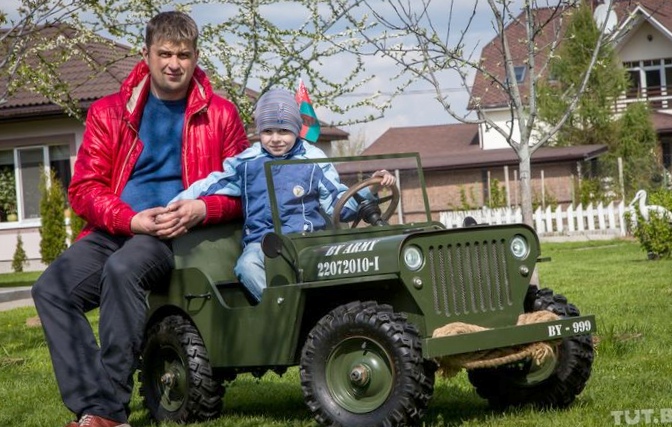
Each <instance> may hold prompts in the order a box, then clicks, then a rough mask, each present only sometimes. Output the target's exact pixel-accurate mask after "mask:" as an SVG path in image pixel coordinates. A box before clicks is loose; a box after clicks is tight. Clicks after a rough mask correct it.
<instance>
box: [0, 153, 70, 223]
mask: <svg viewBox="0 0 672 427" xmlns="http://www.w3.org/2000/svg"><path fill="white" fill-rule="evenodd" d="M44 165H49V166H50V167H51V168H52V169H53V170H54V172H55V173H56V177H57V179H58V180H59V181H60V182H61V185H63V188H64V191H65V189H67V186H68V185H69V184H70V178H71V173H70V150H69V146H68V145H52V146H31V147H19V148H15V149H13V150H2V151H0V219H2V220H3V221H17V220H18V221H24V220H32V219H38V218H39V217H40V198H41V194H40V178H41V175H42V173H43V171H44ZM66 201H67V198H66ZM66 203H67V202H66Z"/></svg>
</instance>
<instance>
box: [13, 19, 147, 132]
mask: <svg viewBox="0 0 672 427" xmlns="http://www.w3.org/2000/svg"><path fill="white" fill-rule="evenodd" d="M74 32H75V30H73V29H72V28H69V27H64V26H46V27H43V28H42V29H41V34H42V35H43V36H44V37H47V38H53V37H55V36H56V35H58V34H62V35H65V36H66V37H71V36H72V34H73V33H74ZM82 52H85V55H86V56H74V57H72V58H70V59H68V60H67V61H65V62H64V63H63V64H61V65H60V66H59V67H58V68H57V69H56V70H55V72H54V75H53V76H51V78H52V79H53V81H54V82H57V81H63V82H66V83H67V84H68V87H69V88H70V96H71V98H73V99H75V100H78V101H79V102H80V107H82V108H87V107H88V106H89V105H90V104H91V102H93V101H95V100H96V99H98V98H100V97H102V96H105V95H107V94H109V93H112V92H115V91H117V90H119V86H120V84H121V82H122V81H123V79H124V78H125V77H126V75H127V74H128V73H129V72H130V70H131V69H132V67H133V66H134V65H135V63H136V62H137V61H138V59H139V57H138V56H136V55H134V54H133V53H132V49H131V48H129V47H128V46H124V45H121V44H118V43H114V42H112V41H110V40H107V39H104V38H102V37H100V38H95V39H92V40H90V41H88V42H87V43H86V45H85V46H82ZM6 85H7V80H6V78H4V79H1V80H0V88H5V87H6ZM35 114H58V115H60V114H63V109H62V108H61V107H59V106H58V105H55V104H53V103H52V102H51V101H49V99H47V98H46V97H44V96H42V95H39V94H36V93H34V92H31V91H29V90H24V89H19V90H18V91H16V92H15V93H14V94H13V95H12V96H11V97H9V99H8V100H7V102H6V103H3V104H0V120H2V119H9V118H21V117H30V116H33V115H35Z"/></svg>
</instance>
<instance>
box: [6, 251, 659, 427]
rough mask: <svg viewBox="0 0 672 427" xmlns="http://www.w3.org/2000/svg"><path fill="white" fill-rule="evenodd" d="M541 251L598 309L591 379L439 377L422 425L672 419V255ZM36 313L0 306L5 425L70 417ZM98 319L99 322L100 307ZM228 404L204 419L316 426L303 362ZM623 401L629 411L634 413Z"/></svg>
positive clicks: (244, 383)
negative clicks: (554, 388)
mask: <svg viewBox="0 0 672 427" xmlns="http://www.w3.org/2000/svg"><path fill="white" fill-rule="evenodd" d="M542 256H550V257H551V258H552V262H549V263H542V264H540V266H539V271H540V279H541V283H542V286H547V287H550V288H552V289H554V291H555V292H556V293H561V294H563V295H565V296H566V297H567V298H568V299H569V301H570V302H572V303H574V304H576V305H577V306H578V307H579V308H580V310H581V312H582V313H585V314H588V313H592V314H595V316H596V318H597V325H598V332H597V333H596V334H595V339H596V340H598V341H599V343H598V347H597V355H596V359H595V363H594V365H593V373H592V376H591V378H590V380H589V382H588V384H587V386H586V389H585V390H584V391H583V393H582V394H580V395H579V397H578V398H577V400H576V402H575V403H574V404H573V405H572V406H571V407H570V408H568V409H565V410H550V411H535V410H532V409H529V408H523V409H512V410H508V411H505V412H501V411H494V410H492V409H490V408H489V407H488V406H487V404H486V402H485V401H484V400H482V399H480V398H479V397H478V396H477V395H476V393H475V392H474V390H473V388H472V387H471V385H470V384H469V382H468V380H467V378H466V375H465V374H464V373H461V374H459V375H458V376H457V377H456V378H453V379H451V380H445V379H443V378H437V383H436V387H435V393H434V398H433V399H432V402H431V404H430V407H429V409H428V411H427V414H426V416H425V417H424V419H423V427H446V426H498V427H499V426H505V427H507V426H510V427H514V426H515V427H519V426H535V427H536V426H541V427H544V426H549V427H550V426H560V425H562V426H589V427H592V426H595V427H601V426H613V425H617V423H616V421H617V420H616V418H615V417H616V416H620V417H621V418H620V425H645V424H654V423H655V420H658V423H655V424H667V423H672V418H665V416H669V412H672V409H670V408H672V401H670V398H669V379H670V378H672V363H670V362H669V360H668V358H669V354H670V352H669V348H671V347H672V336H671V334H670V333H669V313H670V306H672V261H670V260H662V261H648V260H647V259H646V254H645V253H644V252H643V251H642V250H641V249H640V248H639V246H638V244H637V243H636V242H632V241H626V240H612V241H597V242H575V243H552V244H551V243H545V244H543V245H542ZM34 315H35V310H34V308H21V309H14V310H11V311H7V312H2V313H0V402H2V410H1V411H0V425H2V426H16V427H33V426H35V427H41V426H59V425H64V424H65V423H66V422H67V421H68V420H70V419H71V415H70V414H69V412H68V411H67V410H66V409H65V408H64V407H63V405H62V403H61V401H60V397H59V394H58V391H57V388H56V385H55V381H54V378H53V373H52V371H51V365H50V359H49V356H48V351H47V348H46V346H45V344H44V340H43V336H42V331H41V329H40V328H29V327H27V326H26V325H25V321H26V318H28V317H30V316H34ZM90 319H91V320H92V321H93V322H94V324H95V323H96V322H97V314H96V312H93V313H91V314H90ZM136 389H137V387H136ZM224 405H225V410H224V416H223V417H221V418H219V419H217V420H212V421H209V422H205V423H201V424H199V426H202V427H233V426H235V427H240V426H242V427H246V426H249V427H252V426H255V427H257V426H264V427H266V426H268V427H270V426H277V427H281V426H282V427H287V426H293V427H307V426H316V423H315V422H314V421H313V420H312V418H311V415H310V413H309V411H308V409H307V408H306V407H305V405H304V403H303V397H302V393H301V388H300V385H299V379H298V371H297V369H296V368H292V369H290V370H289V371H288V372H287V373H286V374H285V375H284V376H282V377H278V376H277V375H276V374H272V373H268V374H266V375H265V376H264V377H263V378H261V379H255V378H253V377H252V376H250V375H241V376H239V377H238V379H236V380H235V381H234V382H233V383H231V384H230V385H229V386H228V388H227V392H226V395H225V397H224ZM132 409H133V414H132V416H131V420H130V421H131V424H132V425H133V427H144V426H149V425H152V424H151V421H150V419H149V417H148V414H147V412H146V410H144V409H143V408H142V403H141V400H140V398H139V396H138V395H137V390H136V395H135V396H134V398H133V401H132ZM648 410H651V411H652V412H648ZM616 411H629V413H628V414H627V415H629V417H630V418H628V419H627V420H626V419H625V418H624V416H625V414H622V415H618V414H621V413H619V412H616ZM648 414H650V415H649V416H650V417H651V418H650V422H648V423H647V422H646V418H645V417H646V416H647V415H648ZM637 415H639V416H640V419H639V420H637V419H636V418H635V417H636V416H637ZM626 421H627V422H626ZM635 421H636V422H635ZM160 426H161V427H168V426H175V424H171V423H161V424H160Z"/></svg>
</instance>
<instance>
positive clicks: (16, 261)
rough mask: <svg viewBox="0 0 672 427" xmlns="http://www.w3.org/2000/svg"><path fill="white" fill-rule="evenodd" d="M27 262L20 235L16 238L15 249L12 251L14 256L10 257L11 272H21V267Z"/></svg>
mask: <svg viewBox="0 0 672 427" xmlns="http://www.w3.org/2000/svg"><path fill="white" fill-rule="evenodd" d="M27 262H28V256H27V255H26V251H25V250H24V249H23V239H22V238H21V233H19V234H17V236H16V249H15V250H14V256H13V257H12V270H13V271H14V272H15V273H21V272H23V266H24V265H26V263H27Z"/></svg>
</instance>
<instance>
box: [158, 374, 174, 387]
mask: <svg viewBox="0 0 672 427" xmlns="http://www.w3.org/2000/svg"><path fill="white" fill-rule="evenodd" d="M176 377H177V375H176V374H175V372H166V373H165V374H163V375H161V384H163V386H164V387H166V388H173V387H174V386H175V383H176V382H177V378H176Z"/></svg>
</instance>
